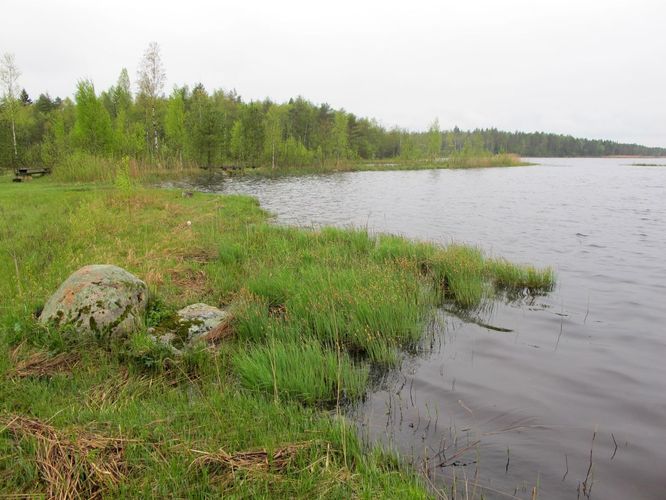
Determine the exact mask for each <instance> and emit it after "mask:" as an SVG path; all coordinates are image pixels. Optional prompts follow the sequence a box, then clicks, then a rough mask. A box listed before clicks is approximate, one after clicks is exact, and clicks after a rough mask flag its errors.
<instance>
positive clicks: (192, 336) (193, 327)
mask: <svg viewBox="0 0 666 500" xmlns="http://www.w3.org/2000/svg"><path fill="white" fill-rule="evenodd" d="M228 314H229V313H227V312H226V311H223V310H222V309H218V308H217V307H214V306H209V305H207V304H192V305H189V306H187V307H184V308H183V309H181V310H180V311H178V312H177V313H176V315H177V316H178V322H179V323H180V324H181V325H184V326H187V327H188V330H187V331H188V334H187V340H188V341H189V342H195V341H196V340H198V339H199V338H200V337H202V336H203V335H206V334H207V333H208V332H210V331H211V330H212V329H213V328H215V327H216V326H218V325H219V324H220V323H222V321H224V319H225V318H226V317H227V315H228Z"/></svg>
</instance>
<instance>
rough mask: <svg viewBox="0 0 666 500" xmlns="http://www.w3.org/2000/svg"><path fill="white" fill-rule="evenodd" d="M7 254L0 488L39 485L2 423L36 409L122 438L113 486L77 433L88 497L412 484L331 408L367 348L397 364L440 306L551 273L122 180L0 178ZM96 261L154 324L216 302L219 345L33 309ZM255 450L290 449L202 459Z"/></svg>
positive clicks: (528, 285)
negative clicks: (182, 348)
mask: <svg viewBox="0 0 666 500" xmlns="http://www.w3.org/2000/svg"><path fill="white" fill-rule="evenodd" d="M188 221H189V224H188ZM0 255H2V258H1V259H0V298H1V300H0V418H1V419H2V420H3V422H5V424H4V425H0V493H1V494H5V493H6V494H26V495H29V494H44V493H48V492H49V491H51V490H50V489H49V488H50V486H49V484H51V483H50V482H49V481H50V479H49V478H50V476H48V475H47V474H46V473H45V471H44V469H43V468H40V467H41V466H40V465H39V464H41V463H42V462H41V460H42V458H40V457H42V455H40V453H42V452H41V451H40V449H41V448H39V445H38V441H35V439H34V438H32V437H30V436H24V435H23V434H20V433H18V431H16V430H15V429H10V428H9V427H8V426H7V424H6V422H9V421H11V420H12V419H13V418H15V417H18V418H25V419H31V420H30V421H39V422H42V423H44V422H48V425H49V426H51V427H50V428H52V429H53V432H55V433H56V434H57V435H58V436H61V435H67V436H69V437H68V439H69V441H67V443H76V442H77V441H76V440H77V439H78V438H79V437H81V436H90V435H96V436H105V438H107V439H115V440H123V441H122V442H123V443H126V444H124V445H123V453H122V461H123V463H122V471H123V474H122V475H121V476H120V475H119V476H117V480H114V481H109V482H107V483H105V482H95V483H90V482H87V481H91V480H92V477H93V476H91V474H90V472H86V471H87V469H86V467H87V465H85V464H87V463H88V462H86V461H85V460H87V458H86V457H88V455H86V454H85V453H84V454H83V455H80V454H79V451H76V450H78V448H77V449H74V448H71V449H73V450H75V451H74V452H75V453H76V454H77V457H79V458H76V460H78V461H77V462H76V464H83V465H81V467H79V466H78V465H77V467H76V471H75V472H71V474H70V473H69V472H68V474H70V476H71V477H73V478H74V479H75V480H76V481H78V482H77V483H76V484H78V485H79V486H80V491H81V492H83V493H82V494H81V495H85V494H88V493H91V492H94V494H100V495H105V496H117V497H128V496H130V497H146V496H148V497H155V496H158V497H159V496H176V497H179V496H188V497H191V496H220V495H229V496H236V497H247V496H257V497H267V496H272V497H275V496H280V497H281V496H285V497H302V496H307V495H315V496H322V497H330V498H348V497H368V498H370V497H373V498H374V497H391V498H399V497H406V498H418V497H422V496H424V495H425V490H424V488H423V485H422V484H421V482H420V481H419V479H418V478H417V477H416V476H415V475H413V474H412V473H410V472H406V471H405V470H404V469H401V468H398V469H396V468H395V467H394V466H393V465H392V464H393V461H394V459H393V458H387V457H388V456H387V455H386V454H382V453H369V454H368V453H365V452H364V451H363V449H362V446H361V445H360V443H359V441H358V439H357V437H356V435H355V434H354V433H353V432H351V431H350V428H349V427H348V426H347V424H346V423H345V422H344V421H343V420H342V419H337V418H331V417H330V416H329V415H328V414H327V413H326V411H325V410H326V409H327V407H328V408H330V407H333V406H337V405H336V403H340V401H345V400H353V399H357V398H359V397H361V396H362V395H363V393H364V392H365V390H366V388H367V384H368V370H369V367H370V365H371V364H380V365H390V364H392V363H396V362H398V360H399V353H400V350H401V349H409V348H410V347H411V346H413V345H415V344H416V343H417V342H418V340H419V338H420V336H421V334H422V332H423V325H424V324H425V322H426V321H427V320H428V319H429V316H430V313H431V311H432V310H433V308H434V307H435V306H436V305H437V304H439V303H441V302H443V301H444V302H450V303H452V304H454V305H456V306H457V307H461V308H474V307H477V306H479V305H481V304H482V302H483V301H484V300H485V299H486V298H489V297H492V296H493V295H495V294H498V293H504V291H505V290H506V291H509V292H510V291H522V292H524V293H540V292H542V291H545V290H548V289H550V287H552V285H553V282H554V276H553V273H552V271H550V270H537V269H533V268H530V267H524V266H515V265H513V264H510V263H508V262H506V261H503V260H497V259H488V258H486V257H484V255H483V254H482V252H481V251H479V250H478V249H474V248H469V247H463V246H455V245H454V246H449V247H446V248H441V247H438V246H435V245H430V244H426V243H416V242H410V241H408V240H405V239H403V238H398V237H394V236H385V235H380V236H372V235H368V234H367V233H366V232H365V231H355V230H341V229H323V230H321V231H309V230H303V229H296V228H284V227H276V226H273V225H270V224H269V223H268V218H267V214H266V213H264V212H263V211H262V210H261V209H260V208H259V206H258V204H257V202H256V200H254V199H251V198H248V197H241V196H225V197H221V196H212V195H203V194H195V195H194V196H192V197H183V196H182V195H181V193H180V192H179V191H164V190H151V189H144V188H142V187H140V186H137V185H134V184H132V183H131V182H130V183H118V182H116V180H114V182H113V183H110V184H107V187H100V186H98V185H91V184H83V185H66V184H64V185H58V184H54V183H52V181H50V180H48V179H41V180H35V181H32V182H31V183H26V184H18V185H17V184H11V183H10V182H9V178H7V177H5V178H0ZM91 263H111V264H116V265H119V266H122V267H124V268H126V269H128V270H129V271H131V272H133V273H135V274H136V275H138V276H139V277H141V278H143V279H144V280H145V281H146V282H147V284H148V286H149V288H150V290H151V292H152V295H153V297H154V298H155V299H158V300H156V301H155V302H154V305H153V306H151V311H150V315H149V316H150V317H149V318H148V324H149V325H150V324H153V323H158V322H159V321H161V320H163V319H164V318H168V317H169V315H170V314H171V313H172V312H173V311H175V310H176V308H179V307H182V306H184V305H187V304H188V303H192V302H196V301H201V302H207V303H210V304H213V305H218V306H225V307H228V308H229V309H230V311H231V313H232V314H231V317H232V318H233V320H232V321H231V322H230V323H229V324H228V325H225V331H224V334H223V335H220V336H219V339H218V341H219V345H218V347H217V348H216V349H214V350H212V349H210V348H209V347H208V346H207V345H205V344H204V345H198V346H195V347H194V348H191V349H189V350H186V352H185V354H184V355H183V356H180V357H174V355H173V353H172V352H171V351H170V350H169V349H165V348H164V347H162V346H160V345H158V344H155V343H154V342H152V341H151V339H150V337H149V336H148V335H147V334H146V332H137V333H136V334H135V335H133V336H132V337H131V338H129V339H127V340H126V341H125V342H120V343H116V344H113V345H109V344H108V343H104V342H103V341H95V340H91V339H85V338H79V337H77V336H76V335H74V334H73V333H72V332H69V331H67V330H60V331H57V330H50V329H46V328H43V327H41V326H39V325H38V324H37V323H36V321H35V319H34V314H35V312H36V311H38V310H39V308H40V306H41V305H42V304H43V303H44V301H45V300H46V299H47V298H48V297H49V295H50V294H51V293H53V291H54V290H55V289H56V288H57V286H58V285H59V284H60V283H61V282H62V281H63V280H64V279H65V278H66V277H67V276H68V275H69V274H70V273H71V272H73V271H74V270H76V269H78V268H79V267H82V266H83V265H86V264H91ZM19 346H20V347H19ZM49 432H51V431H49ZM63 432H64V433H65V434H62V433H63ZM315 441H316V443H317V444H316V445H313V446H307V447H304V448H300V447H298V446H297V445H296V443H304V442H308V443H312V442H315ZM67 446H69V445H67ZM69 449H70V448H67V450H69ZM221 450H222V451H221ZM257 450H263V453H264V454H263V455H261V456H262V457H268V458H267V460H268V461H269V462H270V461H271V460H275V457H276V456H277V457H281V456H283V455H281V454H280V453H278V452H279V451H280V450H293V451H294V452H293V453H291V452H290V453H289V454H288V456H289V459H288V460H285V461H284V462H283V463H281V465H280V467H277V468H273V467H250V468H245V469H244V468H242V467H233V466H232V467H217V468H215V467H212V466H213V465H215V463H216V462H215V460H218V462H219V461H220V460H221V461H222V462H224V460H227V461H229V460H231V458H230V457H237V458H238V457H240V458H247V457H251V456H255V455H253V453H255V452H256V451H257ZM74 452H73V453H74ZM63 453H64V452H63ZM67 453H69V452H67ZM86 453H87V452H86ZM92 453H94V452H92ZM276 453H277V455H276ZM202 454H203V455H202ZM79 455H80V456H79ZM201 456H207V457H209V458H210V460H203V459H201V458H200V457H201ZM285 456H286V455H285ZM220 457H221V458H220ZM225 457H226V458H225ZM81 460H83V461H81ZM204 462H205V463H204ZM94 463H96V462H94ZM193 464H194V465H193ZM218 465H219V464H218ZM213 469H215V470H213Z"/></svg>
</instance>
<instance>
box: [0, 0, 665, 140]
mask: <svg viewBox="0 0 666 500" xmlns="http://www.w3.org/2000/svg"><path fill="white" fill-rule="evenodd" d="M0 12H1V15H2V18H3V20H2V23H1V27H0V52H12V53H14V54H15V56H16V62H17V64H18V66H19V68H20V70H21V72H22V76H21V79H20V84H21V85H22V86H23V87H25V88H26V90H27V91H28V93H29V94H30V95H31V96H32V97H36V96H37V95H38V94H39V93H40V92H45V91H48V92H49V93H50V94H51V96H52V97H55V96H61V97H64V96H68V95H72V92H73V90H74V87H75V85H76V81H77V80H78V79H81V78H89V79H91V80H92V81H93V82H94V83H95V86H96V88H97V89H98V91H99V90H102V89H105V88H107V87H109V86H110V85H112V84H113V83H115V81H116V79H117V77H118V73H119V72H120V70H121V68H123V67H127V69H128V70H129V73H130V77H131V78H134V77H135V75H136V70H137V66H138V62H139V60H140V58H141V55H142V53H143V51H144V50H145V48H146V47H147V46H148V43H149V42H151V41H157V42H158V43H159V44H160V46H161V49H162V58H163V61H164V64H165V67H166V72H167V79H168V84H167V91H168V90H169V89H170V88H171V87H172V86H173V85H176V84H177V85H182V84H185V83H187V84H190V85H192V84H193V83H196V82H202V83H203V84H204V85H205V86H206V88H208V89H215V88H224V89H233V88H235V89H236V90H237V91H238V93H239V94H240V95H241V96H242V97H243V98H244V99H246V100H250V99H264V98H266V97H270V98H271V99H272V100H276V101H284V100H287V99H288V98H289V97H292V96H297V95H302V96H304V97H305V98H307V99H310V100H312V101H314V102H317V103H320V102H327V103H329V104H330V105H331V106H333V107H335V108H344V109H346V110H348V111H351V112H354V113H355V114H357V115H361V116H369V117H374V118H376V119H377V120H378V121H379V122H380V123H382V124H383V125H386V126H393V125H399V126H401V127H406V128H410V129H423V128H426V127H427V126H428V124H429V123H431V122H432V120H433V119H435V118H438V119H439V121H440V124H441V126H442V127H443V128H449V127H453V126H454V125H458V126H459V127H461V128H475V127H492V126H494V127H497V128H500V129H506V130H524V131H535V130H541V131H549V132H557V133H568V134H573V135H576V136H584V137H590V138H608V139H613V140H618V141H622V142H638V143H643V144H647V145H655V146H657V145H658V146H666V1H665V0H631V1H629V0H622V1H621V0H576V1H569V0H543V1H542V0H456V1H449V0H432V1H425V0H402V1H400V2H394V1H390V0H383V1H374V0H373V1H365V0H352V1H349V0H335V1H327V2H317V1H315V0H309V1H296V0H278V1H258V0H236V1H233V2H226V1H208V2H204V1H200V0H187V1H179V2H171V1H161V2H156V1H143V0H133V1H127V0H114V1H113V2H107V1H93V0H88V1H74V0H69V1H46V0H43V1H35V0H20V1H18V0H2V8H1V9H0Z"/></svg>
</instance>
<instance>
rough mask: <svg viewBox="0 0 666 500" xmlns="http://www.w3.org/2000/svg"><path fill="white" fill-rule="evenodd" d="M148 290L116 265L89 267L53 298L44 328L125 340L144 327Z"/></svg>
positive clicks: (45, 312)
mask: <svg viewBox="0 0 666 500" xmlns="http://www.w3.org/2000/svg"><path fill="white" fill-rule="evenodd" d="M147 304H148V287H147V286H146V284H145V283H144V282H143V281H141V280H140V279H139V278H137V277H136V276H134V275H133V274H131V273H129V272H127V271H125V270H124V269H122V268H120V267H117V266H112V265H91V266H85V267H82V268H81V269H79V270H78V271H76V272H75V273H74V274H72V275H71V276H70V277H69V278H67V280H65V282H64V283H63V284H62V285H60V288H58V290H57V291H56V292H55V293H54V294H53V295H52V296H51V298H50V299H49V300H48V302H47V303H46V305H45V306H44V310H43V311H42V314H41V315H40V317H39V321H40V322H41V323H42V324H51V325H55V326H65V325H71V326H73V327H74V328H75V329H76V330H77V331H78V332H81V333H89V334H105V335H110V336H113V337H117V336H125V335H128V334H129V333H131V332H133V331H135V330H137V329H139V328H141V327H142V326H143V324H144V316H145V312H146V306H147Z"/></svg>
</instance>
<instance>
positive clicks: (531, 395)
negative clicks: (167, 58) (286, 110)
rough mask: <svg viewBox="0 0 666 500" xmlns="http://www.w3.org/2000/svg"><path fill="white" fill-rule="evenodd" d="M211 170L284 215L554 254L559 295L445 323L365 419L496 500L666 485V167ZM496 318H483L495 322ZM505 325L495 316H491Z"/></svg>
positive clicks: (579, 162)
mask: <svg viewBox="0 0 666 500" xmlns="http://www.w3.org/2000/svg"><path fill="white" fill-rule="evenodd" d="M535 161H538V162H539V163H540V165H538V166H532V167H524V168H523V167H517V168H491V169H479V170H434V171H393V172H355V173H343V174H332V175H320V176H316V175H313V176H304V177H287V178H281V179H250V178H235V179H227V178H220V177H210V176H207V175H204V176H202V177H200V178H196V179H191V180H190V181H188V182H187V183H186V184H190V185H193V186H195V187H196V188H198V189H202V190H207V191H213V192H224V193H245V194H250V195H253V196H256V197H258V198H259V200H260V201H261V204H262V206H263V207H265V208H266V209H268V210H269V211H271V212H273V213H275V214H276V216H277V220H278V221H279V222H281V223H287V224H297V225H307V226H313V225H314V226H318V225H331V224H333V225H338V226H362V227H367V228H368V229H370V230H372V231H382V232H391V233H398V234H403V235H406V236H409V237H411V238H418V239H423V240H431V241H436V242H440V243H447V242H450V241H456V242H465V243H470V244H474V245H478V246H480V247H481V248H483V249H484V250H486V251H487V252H488V253H491V254H493V255H498V256H503V257H506V258H508V259H510V260H513V261H517V262H524V263H533V264H538V265H550V266H553V267H554V269H555V270H556V272H557V277H558V285H557V288H556V289H555V290H554V291H553V292H552V293H550V294H549V295H548V296H545V297H537V298H536V299H524V300H520V301H518V302H513V303H503V302H495V303H493V304H491V305H490V306H489V307H487V308H486V309H484V310H483V311H481V312H479V313H477V315H476V316H475V319H476V320H477V321H475V322H470V321H465V320H463V319H460V318H458V317H456V316H452V315H450V314H448V313H446V312H445V311H441V312H440V316H441V318H442V319H443V321H439V322H437V325H436V327H435V328H433V331H432V332H431V335H430V336H428V340H427V341H426V342H425V343H424V351H423V353H421V354H420V355H418V356H413V357H408V358H407V359H406V360H405V362H404V364H403V366H402V368H401V369H400V370H396V371H394V372H392V373H390V374H389V375H388V376H387V377H386V378H385V380H384V381H383V382H382V384H381V385H380V386H379V387H378V388H377V390H376V391H374V392H373V393H372V394H370V395H369V397H368V398H367V400H366V401H365V402H364V403H363V404H362V405H360V406H359V407H357V408H355V409H354V411H353V413H352V416H353V418H355V419H356V421H357V422H358V425H359V428H360V429H361V432H362V434H363V435H364V436H365V437H366V438H367V439H368V440H370V441H372V442H376V441H379V442H382V443H385V444H389V445H390V446H392V447H394V448H395V449H397V450H398V451H400V453H401V454H402V455H403V456H405V457H407V458H409V459H410V460H413V461H414V463H415V464H417V466H419V467H422V468H425V469H427V470H428V474H429V476H430V477H431V479H432V481H433V483H434V484H436V485H443V484H448V485H450V484H451V483H452V480H453V477H454V476H455V478H456V484H457V488H458V494H459V495H460V497H461V498H465V487H466V488H467V493H468V494H469V495H470V497H471V496H472V494H473V493H474V494H475V495H476V496H479V495H480V494H483V495H485V496H486V497H488V498H506V497H507V495H508V497H511V496H517V497H519V498H530V496H531V495H532V490H533V488H537V489H538V492H539V497H540V498H576V497H578V496H580V498H585V497H586V496H589V497H591V498H599V499H608V498H610V499H615V498H617V499H624V498H665V497H666V168H658V167H638V166H630V165H629V164H630V163H632V160H627V159H540V160H535ZM484 324H485V325H488V326H483V325H484ZM489 326H491V327H492V328H490V327H489Z"/></svg>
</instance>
